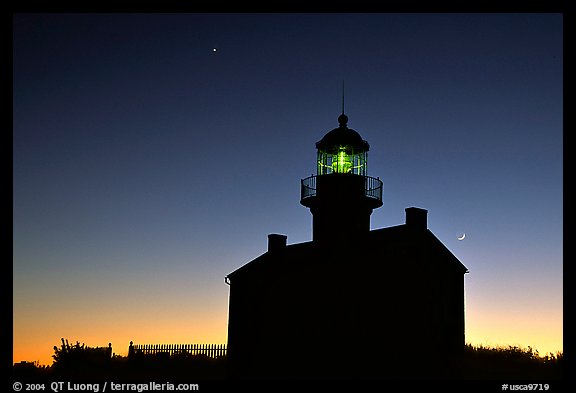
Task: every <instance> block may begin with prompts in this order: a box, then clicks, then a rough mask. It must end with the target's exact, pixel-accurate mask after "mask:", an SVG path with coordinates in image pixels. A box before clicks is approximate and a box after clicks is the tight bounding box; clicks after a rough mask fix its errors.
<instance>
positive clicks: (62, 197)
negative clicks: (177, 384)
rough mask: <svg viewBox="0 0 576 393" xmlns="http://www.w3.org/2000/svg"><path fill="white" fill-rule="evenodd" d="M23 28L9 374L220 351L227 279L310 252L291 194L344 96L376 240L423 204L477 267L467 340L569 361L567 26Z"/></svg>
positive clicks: (376, 19)
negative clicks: (142, 352)
mask: <svg viewBox="0 0 576 393" xmlns="http://www.w3.org/2000/svg"><path fill="white" fill-rule="evenodd" d="M13 21H14V40H13V44H14V47H13V198H14V201H13V328H14V359H13V360H14V361H16V362H18V361H21V360H28V361H33V360H39V361H40V363H42V364H51V362H52V359H51V355H52V353H53V351H52V347H53V346H54V345H58V344H59V341H60V338H61V337H64V338H67V339H69V340H70V341H74V342H75V341H76V340H78V341H80V342H84V343H86V344H87V345H90V346H105V345H107V344H108V343H109V342H111V343H112V345H113V348H114V352H115V353H117V354H121V355H126V353H127V349H128V344H129V342H130V341H131V340H133V341H134V342H135V343H138V344H160V343H170V344H183V343H225V342H226V330H227V307H228V286H227V285H226V284H225V283H224V276H226V275H227V274H228V273H230V272H232V271H234V270H235V269H237V268H238V267H240V266H242V265H243V264H245V263H247V262H249V261H250V260H251V259H253V258H255V257H257V256H259V255H260V254H262V253H263V252H265V251H266V247H267V238H266V237H267V235H268V234H269V233H282V234H285V235H287V236H288V243H289V244H292V243H299V242H304V241H308V240H311V223H312V216H311V214H310V212H309V211H308V209H306V208H305V207H303V206H301V205H300V204H299V200H300V179H301V178H304V177H307V176H309V175H311V174H313V173H315V171H316V167H315V159H316V150H315V145H314V144H315V142H317V141H318V140H320V139H321V138H322V136H323V135H324V134H325V133H326V132H328V131H329V130H331V129H333V128H335V127H337V126H338V122H337V117H338V115H339V114H340V112H341V89H342V81H343V80H344V81H345V86H346V88H345V101H346V104H345V112H346V114H347V115H348V117H349V122H348V126H349V127H350V128H353V129H355V130H356V131H358V132H359V133H360V134H361V135H362V137H363V138H364V139H366V140H367V141H368V142H369V143H370V152H369V156H368V174H369V175H370V176H374V177H380V179H382V180H383V182H384V196H383V200H384V206H383V207H381V208H380V209H377V210H375V211H374V213H373V214H372V221H371V222H372V224H371V225H372V228H373V229H376V228H383V227H388V226H393V225H399V224H403V223H404V209H405V208H406V207H409V206H417V207H422V208H425V209H428V211H429V213H428V223H429V225H428V227H429V229H430V230H431V231H432V232H433V233H434V234H435V235H436V236H437V237H438V238H439V239H440V240H441V241H442V242H443V243H444V244H445V245H446V246H447V247H448V248H449V249H450V250H451V251H452V252H453V253H454V254H455V255H456V256H457V257H458V258H459V259H460V261H462V263H463V264H464V265H466V266H467V267H468V269H469V271H470V273H469V274H467V275H466V276H465V291H466V340H467V342H470V343H472V344H486V345H520V346H523V347H526V346H531V347H532V348H536V349H537V350H539V351H540V353H541V354H545V353H547V352H556V351H561V350H563V340H562V338H563V331H562V319H563V314H562V306H563V299H562V293H563V280H562V264H563V243H562V236H563V227H562V225H563V223H562V220H563V211H562V203H563V200H562V198H563V179H562V176H563V172H562V171H563V166H562V162H563V156H562V155H563V150H562V136H563V124H562V118H563V112H562V106H563V102H562V87H563V81H562V73H563V68H562V67H563V51H562V46H563V42H562V40H563V36H562V15H561V14H538V13H536V14H534V13H532V14H528V13H527V14H523V13H519V14H498V13H493V14H457V13H450V14H361V13H354V14H322V13H314V14H306V13H304V14H36V15H35V14H16V15H15V16H14V19H13ZM462 233H465V234H466V238H465V239H464V240H463V241H458V240H457V236H459V235H461V234H462Z"/></svg>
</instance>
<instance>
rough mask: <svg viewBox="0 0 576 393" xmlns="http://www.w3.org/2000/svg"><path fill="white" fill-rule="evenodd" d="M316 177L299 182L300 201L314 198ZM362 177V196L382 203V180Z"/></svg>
mask: <svg viewBox="0 0 576 393" xmlns="http://www.w3.org/2000/svg"><path fill="white" fill-rule="evenodd" d="M321 176H330V175H321ZM317 177H318V176H316V175H312V176H309V177H307V178H305V179H302V180H301V182H300V184H301V187H300V200H304V199H306V198H310V197H314V196H316V178H317ZM363 177H364V195H365V196H366V197H368V198H372V199H375V200H377V201H380V202H382V188H383V183H382V180H380V179H378V178H376V177H371V176H363Z"/></svg>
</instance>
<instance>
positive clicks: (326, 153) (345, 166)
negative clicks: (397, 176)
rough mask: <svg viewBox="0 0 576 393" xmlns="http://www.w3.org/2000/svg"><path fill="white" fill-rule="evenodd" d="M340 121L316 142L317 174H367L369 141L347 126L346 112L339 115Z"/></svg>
mask: <svg viewBox="0 0 576 393" xmlns="http://www.w3.org/2000/svg"><path fill="white" fill-rule="evenodd" d="M338 123H339V124H340V125H339V127H338V128H335V129H333V130H332V131H330V132H328V133H327V134H326V135H324V137H323V138H322V140H320V141H319V142H318V143H316V149H317V150H318V153H317V154H318V156H317V164H318V168H317V174H318V175H328V174H330V173H350V174H354V175H361V176H365V175H366V174H367V170H366V166H367V156H368V150H369V148H370V146H369V145H368V142H366V141H365V140H363V139H362V137H361V136H360V134H358V133H357V132H356V131H354V130H352V129H350V128H348V127H347V123H348V117H347V116H346V115H345V114H341V115H340V116H339V117H338Z"/></svg>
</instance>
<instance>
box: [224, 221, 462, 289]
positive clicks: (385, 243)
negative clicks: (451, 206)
mask: <svg viewBox="0 0 576 393" xmlns="http://www.w3.org/2000/svg"><path fill="white" fill-rule="evenodd" d="M348 246H349V247H348V248H346V247H345V246H343V245H342V244H341V243H338V244H334V245H331V246H330V245H327V244H324V245H323V244H319V243H317V242H313V241H309V242H304V243H297V244H291V245H287V246H286V247H285V248H283V249H280V250H276V251H267V252H265V253H264V254H262V255H260V256H259V257H257V258H255V259H253V260H252V261H250V262H248V263H246V264H245V265H243V266H241V267H239V268H238V269H236V270H235V271H233V272H232V273H230V274H228V276H227V277H228V278H229V279H230V280H231V281H233V280H234V279H237V278H239V277H243V276H246V275H248V276H249V275H252V274H256V275H261V274H262V275H264V274H267V275H270V276H274V275H278V274H287V273H295V272H296V273H305V272H306V271H307V270H308V269H311V268H320V269H326V270H327V271H328V270H330V269H331V266H332V265H331V261H330V259H331V258H333V257H334V256H337V255H341V254H343V253H344V254H345V253H348V255H349V256H350V255H352V256H353V255H357V256H358V258H357V259H354V258H353V259H354V263H357V264H360V263H361V261H362V260H364V259H369V258H370V259H373V260H374V262H373V263H381V262H380V261H379V256H380V255H383V254H386V253H390V252H393V251H398V250H418V251H419V252H421V253H423V254H422V255H424V256H429V257H430V259H433V260H434V263H437V264H441V266H439V265H438V266H434V267H438V268H442V269H449V270H452V271H455V272H459V273H462V274H464V273H468V269H467V268H466V266H464V265H463V264H462V262H460V260H459V259H458V258H457V257H456V256H455V255H454V254H453V253H452V252H451V251H450V250H449V249H448V248H447V247H446V246H445V245H444V244H443V243H442V242H441V241H440V240H439V239H438V238H437V237H436V236H435V235H434V234H433V233H432V232H431V231H430V230H428V229H415V228H411V227H410V226H408V225H405V224H404V225H398V226H393V227H388V228H382V229H377V230H372V231H370V232H369V233H368V234H367V236H366V237H365V238H362V239H360V240H358V241H356V242H354V243H350V244H349V245H348ZM311 263H313V264H314V265H315V266H311V265H310V264H311ZM371 263H372V262H371ZM385 263H389V264H390V263H391V264H397V263H414V264H415V263H416V262H414V261H406V260H387V261H385ZM414 267H415V268H417V266H414ZM350 268H351V269H354V266H350ZM359 268H360V267H359ZM362 268H367V269H370V265H369V264H367V263H364V264H363V265H362Z"/></svg>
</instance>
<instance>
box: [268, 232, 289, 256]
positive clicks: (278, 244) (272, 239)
mask: <svg viewBox="0 0 576 393" xmlns="http://www.w3.org/2000/svg"><path fill="white" fill-rule="evenodd" d="M286 239H288V236H286V235H279V234H276V233H271V234H269V235H268V252H275V251H278V250H282V249H284V248H286Z"/></svg>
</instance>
